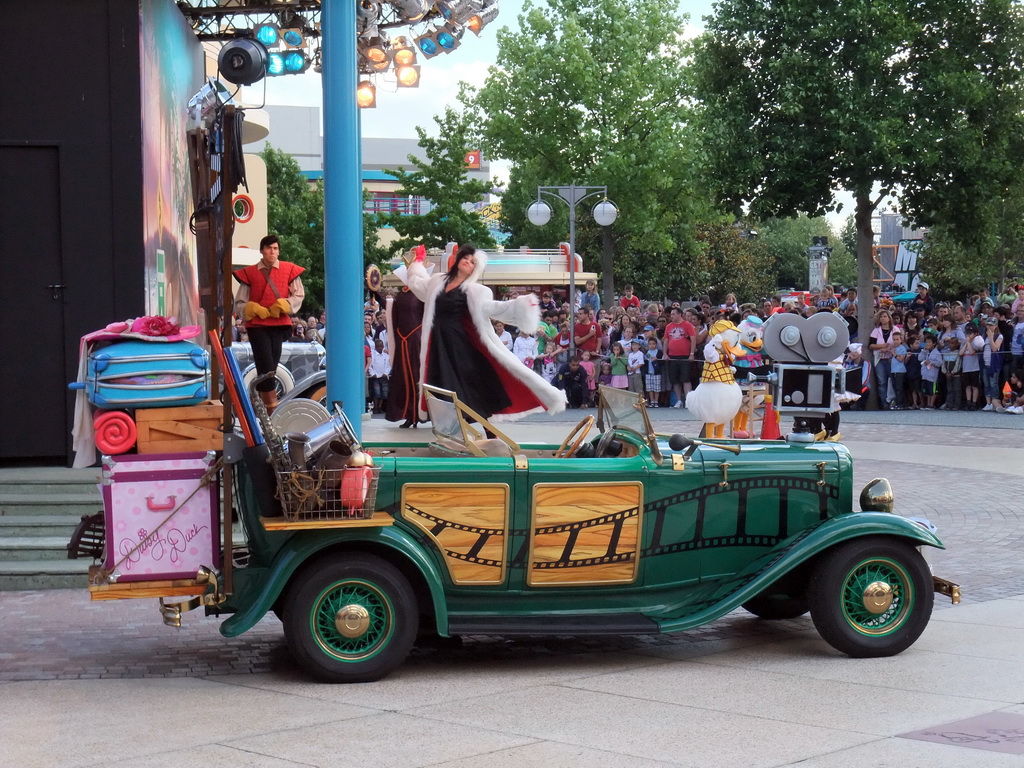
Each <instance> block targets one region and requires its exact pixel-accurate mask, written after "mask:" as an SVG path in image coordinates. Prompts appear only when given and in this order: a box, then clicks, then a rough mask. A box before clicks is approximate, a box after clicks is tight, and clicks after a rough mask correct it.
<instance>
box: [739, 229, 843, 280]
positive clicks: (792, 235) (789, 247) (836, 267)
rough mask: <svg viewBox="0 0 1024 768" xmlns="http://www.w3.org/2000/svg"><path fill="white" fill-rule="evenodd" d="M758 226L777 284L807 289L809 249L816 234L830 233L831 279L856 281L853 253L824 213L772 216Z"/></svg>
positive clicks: (819, 235) (825, 234) (759, 236)
mask: <svg viewBox="0 0 1024 768" xmlns="http://www.w3.org/2000/svg"><path fill="white" fill-rule="evenodd" d="M755 227H756V229H757V232H758V239H759V240H760V241H761V242H762V243H763V244H764V246H765V248H766V249H767V252H768V255H769V258H770V259H771V263H772V265H773V268H774V270H775V273H776V281H777V286H778V287H780V288H796V289H799V290H806V289H807V249H808V247H809V246H810V245H811V244H812V243H813V242H814V238H815V237H827V238H828V239H829V245H830V247H831V248H832V255H831V256H830V257H829V280H830V281H831V282H832V283H833V284H837V285H846V286H849V285H853V284H854V283H855V282H856V279H857V276H856V266H855V264H854V257H853V255H852V254H851V253H850V252H849V250H848V249H847V247H846V244H845V243H844V241H843V239H842V236H839V237H837V236H836V233H835V230H834V229H833V228H832V225H831V224H830V223H829V221H828V219H826V218H825V217H824V216H817V217H811V216H807V215H806V214H800V215H798V216H795V217H792V218H771V219H765V220H764V221H759V222H756V224H755Z"/></svg>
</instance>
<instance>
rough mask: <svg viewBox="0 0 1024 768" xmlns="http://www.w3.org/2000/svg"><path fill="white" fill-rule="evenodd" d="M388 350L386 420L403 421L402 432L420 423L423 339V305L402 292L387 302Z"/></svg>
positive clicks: (409, 293)
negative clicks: (388, 370) (389, 369)
mask: <svg viewBox="0 0 1024 768" xmlns="http://www.w3.org/2000/svg"><path fill="white" fill-rule="evenodd" d="M387 314H388V322H387V326H388V346H389V349H390V352H391V387H390V392H389V393H388V405H387V411H386V412H385V416H384V418H386V419H387V420H388V421H401V422H402V423H401V424H399V425H398V426H399V427H401V428H403V429H408V428H409V427H415V426H416V423H417V421H418V420H419V419H418V414H417V409H416V394H417V392H418V391H419V385H420V336H421V335H422V333H423V302H422V301H420V300H419V299H417V298H416V296H415V295H414V294H413V293H412V291H410V290H408V289H407V288H403V289H402V290H401V291H399V292H398V295H397V296H395V297H394V298H392V297H390V296H389V297H388V299H387Z"/></svg>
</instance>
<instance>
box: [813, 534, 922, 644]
mask: <svg viewBox="0 0 1024 768" xmlns="http://www.w3.org/2000/svg"><path fill="white" fill-rule="evenodd" d="M808 597H809V601H810V607H811V619H813V621H814V626H815V627H816V628H817V630H818V632H819V634H820V635H821V636H822V638H824V639H825V641H826V642H828V644H829V645H831V646H832V647H833V648H835V649H836V650H838V651H841V652H842V653H845V654H847V655H849V656H853V657H856V658H871V657H878V656H894V655H896V654H897V653H900V652H901V651H904V650H906V649H907V648H909V647H910V646H911V645H912V644H913V643H914V641H915V640H917V638H918V637H920V636H921V633H922V632H923V631H924V628H925V627H926V626H927V625H928V620H929V618H931V614H932V605H933V603H934V599H935V595H934V592H933V591H932V578H931V573H930V571H929V570H928V564H927V563H926V562H925V560H924V557H922V556H921V553H920V552H918V551H917V549H915V548H914V547H913V546H911V545H909V544H906V543H904V542H902V541H898V540H895V539H888V538H884V537H877V536H876V537H866V538H863V539H855V540H853V541H848V542H846V543H845V544H841V545H839V546H838V547H836V548H835V549H834V550H832V551H831V552H829V553H828V554H826V555H825V556H824V557H823V558H822V560H821V562H819V563H818V565H817V567H816V568H815V570H814V575H813V576H812V579H811V584H810V589H809V590H808Z"/></svg>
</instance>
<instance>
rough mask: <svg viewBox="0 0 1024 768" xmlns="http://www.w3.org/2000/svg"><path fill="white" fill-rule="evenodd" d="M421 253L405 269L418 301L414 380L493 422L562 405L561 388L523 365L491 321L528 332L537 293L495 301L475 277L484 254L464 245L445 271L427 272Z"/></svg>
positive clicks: (534, 322)
mask: <svg viewBox="0 0 1024 768" xmlns="http://www.w3.org/2000/svg"><path fill="white" fill-rule="evenodd" d="M422 259H423V254H418V255H417V257H416V261H414V262H413V263H412V264H410V265H409V269H408V284H409V287H410V289H412V291H413V292H414V293H415V294H416V295H417V296H418V297H419V298H421V299H422V300H423V302H424V304H425V307H426V309H425V311H424V314H423V332H424V338H425V340H426V350H425V351H424V352H423V353H422V354H421V362H422V366H421V369H422V371H423V373H422V374H421V380H422V381H423V382H424V383H426V384H430V385H431V386H436V387H440V388H442V389H447V390H451V391H453V392H455V393H456V394H457V395H458V396H459V399H460V400H462V401H463V402H464V403H465V404H466V405H468V406H469V407H470V408H472V409H473V410H475V411H476V412H477V413H479V414H480V415H481V416H483V417H484V418H492V417H494V420H496V421H507V420H511V419H516V418H520V417H522V416H525V415H527V414H529V413H536V412H540V411H544V410H547V411H550V412H557V411H560V410H562V409H563V408H564V407H565V394H564V393H563V392H561V391H560V390H558V389H555V388H554V387H553V386H551V385H550V384H548V383H547V382H546V381H544V379H543V378H542V377H541V376H539V375H538V374H536V373H534V371H533V370H532V369H531V368H529V367H527V366H525V365H523V364H522V362H521V361H520V360H519V359H518V358H517V357H516V356H515V355H513V354H512V352H510V351H509V350H508V348H507V347H506V346H505V345H504V344H503V343H502V342H501V340H500V339H499V338H498V337H497V335H496V334H495V333H494V329H493V327H492V325H491V321H492V320H501V321H502V322H505V323H508V324H511V325H515V326H517V327H519V328H525V329H528V332H532V330H534V329H536V327H537V326H538V324H539V323H540V311H539V308H538V302H537V297H536V296H532V295H529V296H520V297H519V298H516V299H512V300H509V301H495V300H494V297H493V295H492V293H491V290H490V289H489V288H488V287H486V286H484V285H481V284H480V283H479V282H478V280H479V278H480V277H481V276H482V274H483V270H484V268H485V266H486V264H487V255H486V254H485V253H484V252H483V251H478V250H476V249H475V248H474V247H473V246H472V245H464V246H462V247H461V248H460V249H459V250H458V251H457V252H456V254H455V256H454V259H453V263H452V266H451V268H450V269H449V270H448V272H447V274H443V275H434V276H432V277H431V276H430V275H428V274H427V271H426V269H425V268H424V267H423V264H422ZM420 408H421V411H422V409H423V403H422V401H421V404H420Z"/></svg>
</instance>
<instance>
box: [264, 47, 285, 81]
mask: <svg viewBox="0 0 1024 768" xmlns="http://www.w3.org/2000/svg"><path fill="white" fill-rule="evenodd" d="M267 74H268V75H270V76H271V77H277V76H278V75H283V74H284V54H283V53H271V54H268V55H267Z"/></svg>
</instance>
